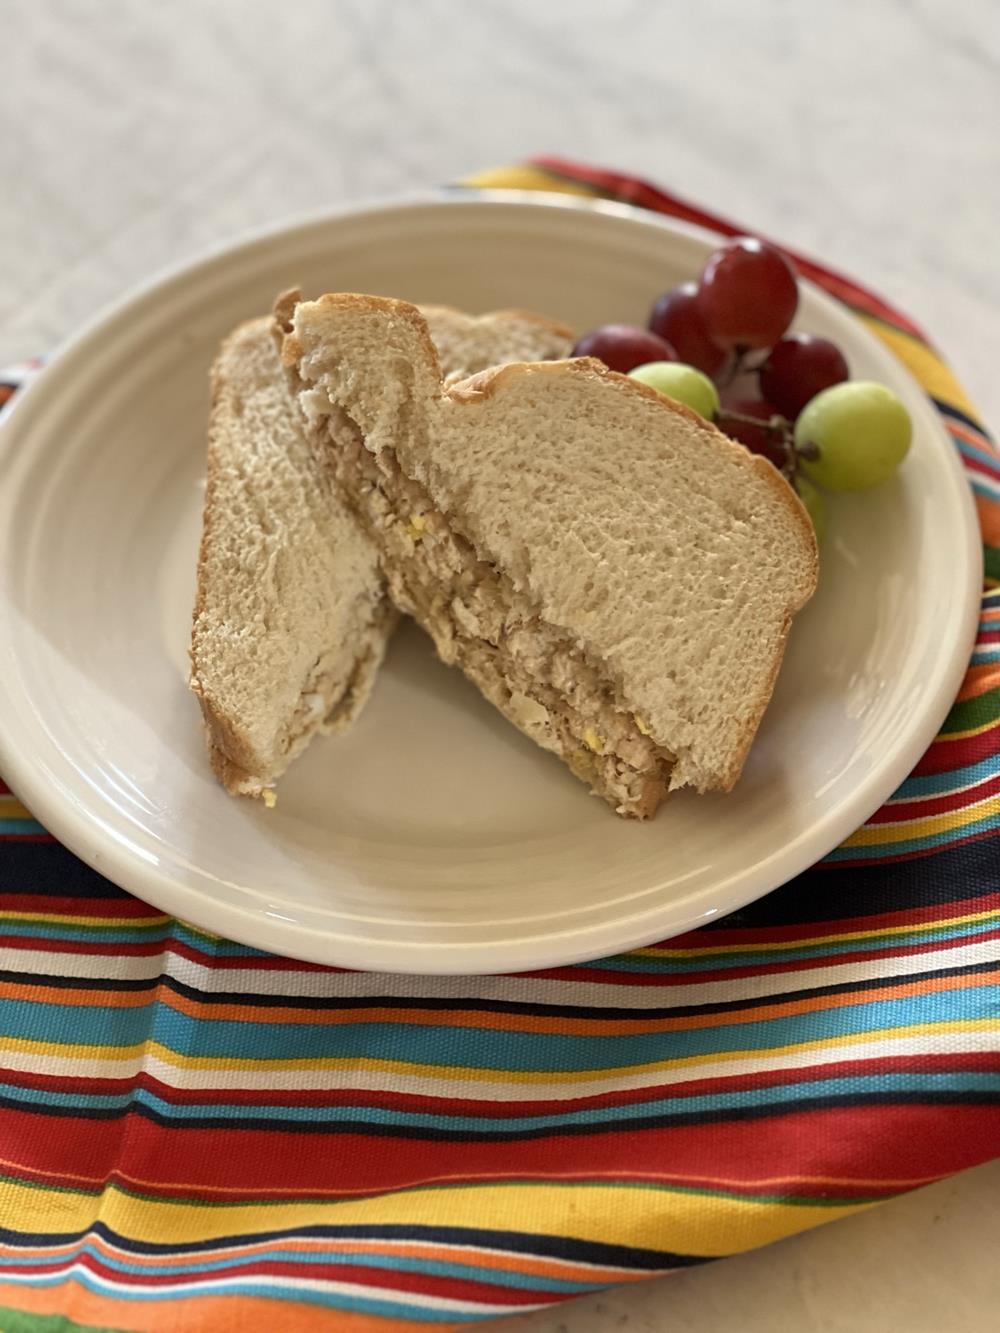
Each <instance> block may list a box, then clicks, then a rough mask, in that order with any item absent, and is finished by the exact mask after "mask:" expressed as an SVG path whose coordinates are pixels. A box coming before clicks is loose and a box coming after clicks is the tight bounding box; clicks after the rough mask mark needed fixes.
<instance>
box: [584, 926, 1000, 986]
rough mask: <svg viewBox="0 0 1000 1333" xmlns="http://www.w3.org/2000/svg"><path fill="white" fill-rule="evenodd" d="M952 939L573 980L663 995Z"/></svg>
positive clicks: (920, 949)
mask: <svg viewBox="0 0 1000 1333" xmlns="http://www.w3.org/2000/svg"><path fill="white" fill-rule="evenodd" d="M992 939H1000V928H995V929H992V930H984V931H979V932H977V933H976V940H977V941H979V940H992ZM954 946H955V940H954V939H953V938H952V937H948V938H947V939H942V940H930V941H927V942H925V943H922V944H914V943H910V942H908V941H906V940H901V941H900V942H899V943H898V944H889V945H886V946H885V947H883V948H878V949H855V950H851V951H849V952H845V953H837V954H829V953H825V954H822V955H820V956H819V957H816V958H790V959H787V960H784V961H782V962H778V963H753V964H749V965H747V966H745V967H726V968H716V969H714V970H709V969H706V970H703V971H694V972H687V971H685V972H674V973H664V972H614V973H610V974H609V973H607V972H598V971H596V970H589V969H587V968H586V967H585V966H584V967H580V968H579V969H578V971H579V972H580V973H582V974H583V973H585V974H586V975H581V976H579V977H577V978H576V980H582V981H592V982H594V983H595V984H597V983H601V982H603V983H604V984H605V985H608V984H613V985H616V986H652V987H655V988H656V989H657V990H661V989H662V990H664V991H667V990H669V988H670V987H671V986H689V985H702V984H705V983H707V982H712V981H735V980H739V979H742V978H745V977H763V976H780V975H782V974H784V973H788V972H808V971H811V970H812V969H814V968H820V967H830V966H831V965H837V966H840V965H841V964H843V963H864V962H869V961H871V960H873V959H877V958H899V957H904V956H905V957H907V958H910V957H914V956H917V955H919V954H925V953H937V952H939V951H940V950H942V949H950V948H954Z"/></svg>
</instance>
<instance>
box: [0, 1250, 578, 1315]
mask: <svg viewBox="0 0 1000 1333" xmlns="http://www.w3.org/2000/svg"><path fill="white" fill-rule="evenodd" d="M74 1267H75V1268H80V1267H83V1268H86V1269H87V1271H88V1272H91V1273H94V1274H97V1275H101V1276H104V1277H107V1278H110V1279H112V1280H113V1281H115V1282H116V1283H120V1284H124V1285H125V1286H129V1287H135V1288H139V1289H142V1290H169V1289H170V1288H171V1287H174V1286H177V1285H179V1284H181V1283H184V1284H187V1283H191V1282H195V1283H198V1282H202V1283H210V1282H212V1281H214V1280H216V1279H217V1278H218V1277H219V1276H220V1274H219V1273H218V1272H209V1273H205V1274H190V1273H186V1274H184V1273H170V1272H159V1271H155V1270H153V1269H147V1270H146V1271H145V1272H143V1273H140V1274H137V1273H123V1272H121V1271H120V1270H119V1269H117V1268H113V1267H112V1266H111V1265H110V1264H108V1263H106V1262H105V1261H104V1260H103V1259H102V1258H101V1257H100V1256H98V1255H95V1254H93V1253H91V1252H77V1253H75V1254H72V1255H67V1256H66V1258H65V1259H61V1260H56V1261H53V1262H52V1263H42V1264H23V1263H20V1264H19V1263H17V1262H16V1261H10V1260H8V1261H7V1262H5V1264H4V1270H5V1271H7V1272H11V1273H28V1274H43V1273H48V1274H54V1273H63V1272H67V1271H68V1270H69V1269H70V1268H74ZM512 1271H516V1269H514V1270H512ZM226 1275H227V1276H229V1277H233V1276H236V1277H239V1278H244V1279H247V1278H251V1277H258V1278H260V1277H290V1278H298V1279H300V1280H301V1279H302V1278H303V1277H306V1276H308V1277H312V1278H317V1279H321V1280H325V1281H328V1282H352V1283H358V1284H361V1285H363V1286H366V1287H371V1288H373V1289H374V1290H377V1291H399V1292H412V1293H414V1294H416V1295H422V1296H440V1297H446V1298H448V1299H450V1300H455V1301H464V1302H465V1303H467V1304H473V1303H475V1304H479V1303H482V1304H486V1303H488V1304H490V1305H510V1306H516V1305H525V1304H533V1303H535V1302H536V1301H537V1302H542V1301H544V1302H545V1303H546V1304H549V1303H551V1302H552V1301H553V1300H555V1301H559V1300H568V1299H569V1298H570V1297H571V1296H572V1295H573V1292H571V1291H570V1292H567V1293H565V1295H562V1294H560V1295H554V1294H553V1293H552V1292H550V1291H545V1292H540V1291H536V1290H535V1288H534V1287H532V1286H531V1279H530V1276H529V1275H524V1274H519V1275H518V1285H517V1286H514V1287H508V1286H501V1285H500V1284H499V1283H497V1284H494V1283H492V1282H487V1281H480V1280H472V1279H468V1278H455V1277H443V1276H440V1275H438V1274H435V1273H429V1272H426V1271H424V1272H417V1273H408V1272H405V1271H403V1270H401V1269H396V1268H391V1269H386V1268H379V1267H377V1266H376V1265H375V1264H361V1263H352V1264H316V1263H313V1262H310V1263H308V1264H303V1263H294V1262H288V1261H287V1260H280V1259H257V1260H252V1261H251V1262H249V1263H240V1264H239V1265H238V1267H237V1268H236V1269H235V1270H227V1274H226ZM522 1278H523V1282H522ZM276 1318H277V1319H278V1320H280V1312H279V1313H277V1314H276ZM276 1327H280V1323H278V1324H276Z"/></svg>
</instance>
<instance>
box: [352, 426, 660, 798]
mask: <svg viewBox="0 0 1000 1333" xmlns="http://www.w3.org/2000/svg"><path fill="white" fill-rule="evenodd" d="M327 424H328V426H329V427H330V428H331V433H332V435H333V436H334V438H331V449H330V453H331V454H332V461H333V465H334V468H335V470H336V473H337V478H338V481H339V482H340V485H341V487H342V488H343V491H344V493H345V494H346V495H347V497H348V498H349V499H350V501H351V502H352V504H353V505H354V507H355V508H356V510H357V512H358V514H359V516H360V518H361V520H362V522H363V523H364V524H365V526H366V527H367V528H368V530H369V531H370V533H371V534H372V536H373V537H374V538H375V540H376V541H377V544H378V546H379V548H380V550H381V553H382V558H383V566H384V572H385V574H386V577H387V580H388V582H389V586H390V589H391V592H392V596H393V600H394V601H395V602H396V604H397V606H399V607H400V609H401V610H403V611H406V612H408V613H409V614H410V615H412V616H414V618H415V619H416V620H417V621H418V622H419V623H420V624H421V625H422V626H423V627H424V629H425V630H427V632H428V633H429V634H430V635H431V637H432V639H433V640H434V643H435V646H436V648H437V650H438V654H439V656H440V657H441V658H442V660H443V661H445V662H448V663H453V664H455V665H457V666H459V667H461V668H462V670H463V671H464V672H465V674H466V675H467V676H469V677H470V679H471V680H473V681H474V682H475V684H476V685H478V687H479V688H480V690H482V692H483V693H484V694H485V695H486V697H487V698H488V699H489V700H490V701H491V702H492V703H493V704H495V705H496V707H497V708H499V709H500V711H501V712H502V713H504V714H505V715H506V716H507V717H508V718H509V719H510V720H511V721H512V722H513V723H514V724H515V725H516V726H518V727H519V728H520V729H521V730H522V731H524V732H526V733H527V734H528V735H529V736H530V737H531V738H532V739H533V740H534V741H536V742H537V743H538V744H539V745H541V746H543V747H544V748H545V749H548V750H552V751H553V752H554V753H556V754H557V755H559V756H560V757H561V758H562V759H563V760H564V761H565V762H566V763H567V764H568V765H569V767H570V768H571V769H572V771H573V772H574V773H575V774H576V775H577V776H578V777H580V778H582V779H583V780H584V781H585V782H587V783H589V784H590V786H591V788H592V789H593V790H594V791H595V792H596V793H597V794H598V795H600V796H603V797H604V799H605V800H607V801H609V802H610V804H612V805H613V806H614V807H615V809H616V810H617V811H618V813H619V814H623V815H631V816H633V817H637V818H640V819H642V818H648V817H649V816H650V815H652V814H653V813H654V812H655V811H656V808H657V806H658V805H659V803H660V801H661V800H662V799H663V797H664V796H665V795H666V792H667V789H668V787H669V783H670V773H671V769H672V767H673V763H674V757H673V755H671V754H670V753H669V752H668V751H667V750H665V749H664V748H663V747H662V746H660V745H657V744H656V742H655V741H654V740H653V739H652V737H651V736H650V735H649V734H648V731H647V729H646V727H645V724H644V722H643V719H642V718H641V717H640V716H637V715H636V714H634V713H632V712H631V711H630V710H629V709H628V708H627V707H626V706H625V704H624V701H623V700H622V699H621V697H620V695H619V692H618V690H617V689H616V688H615V686H614V685H613V683H612V682H611V681H610V680H609V679H608V678H607V676H606V674H604V673H603V672H602V671H601V670H600V668H599V666H598V665H597V663H596V662H595V661H593V660H592V659H591V657H590V656H589V654H588V653H587V652H586V650H585V649H584V648H583V647H582V645H581V644H580V643H579V642H578V641H577V640H576V639H575V637H574V636H572V635H571V634H570V633H569V632H567V631H566V630H563V629H560V628H559V627H558V626H555V625H552V624H549V623H547V622H546V621H545V620H544V619H543V618H542V617H540V615H539V614H538V611H537V608H535V607H533V606H532V605H531V604H530V601H529V599H528V598H527V597H526V596H525V595H524V594H522V593H519V592H518V591H517V589H516V588H515V587H514V585H513V583H512V581H511V580H510V579H509V578H508V577H507V576H506V575H505V574H503V573H502V572H501V571H499V570H498V569H497V568H496V567H495V566H494V565H493V564H492V563H491V562H489V561H486V560H482V559H480V557H479V555H478V554H477V552H476V550H475V548H474V547H473V545H472V544H471V542H469V541H468V540H467V539H466V538H465V537H464V536H463V535H462V534H461V533H460V532H457V531H456V530H455V528H454V526H453V525H452V523H451V522H450V521H449V519H447V518H446V517H445V516H444V515H443V514H442V513H441V512H440V511H438V510H437V509H436V508H435V506H434V505H433V503H432V501H431V499H430V497H429V496H428V494H427V492H426V491H425V489H424V488H423V486H422V485H420V483H419V482H416V481H414V480H413V479H412V478H410V477H407V476H406V475H405V474H404V473H403V472H402V470H401V469H400V467H399V464H398V462H397V461H396V458H395V454H394V453H393V451H392V450H391V449H388V448H383V449H381V450H380V452H379V453H378V455H375V454H373V453H372V452H371V451H370V450H369V449H367V448H366V447H365V445H364V444H363V442H362V440H361V438H360V434H359V433H358V432H357V430H354V431H353V432H352V434H353V438H352V439H351V440H350V443H348V439H349V438H350V434H349V431H348V430H347V429H345V426H346V424H347V423H346V422H345V421H344V419H343V417H342V416H341V415H340V414H339V413H336V414H334V415H333V416H332V417H328V418H327Z"/></svg>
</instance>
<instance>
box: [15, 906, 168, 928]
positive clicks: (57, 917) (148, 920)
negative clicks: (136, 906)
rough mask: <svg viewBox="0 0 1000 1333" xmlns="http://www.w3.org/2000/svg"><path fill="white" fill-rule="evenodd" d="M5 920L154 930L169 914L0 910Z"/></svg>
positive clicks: (162, 923)
mask: <svg viewBox="0 0 1000 1333" xmlns="http://www.w3.org/2000/svg"><path fill="white" fill-rule="evenodd" d="M0 920H3V921H37V922H38V924H39V925H43V926H47V925H60V926H89V927H90V928H91V929H93V930H124V929H127V930H154V929H158V928H159V927H160V926H162V925H164V923H165V922H167V921H169V920H170V917H168V916H141V917H134V916H64V915H63V914H62V913H61V912H45V913H43V914H41V915H39V913H38V912H7V911H3V912H0Z"/></svg>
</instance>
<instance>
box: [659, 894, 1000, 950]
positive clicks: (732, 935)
mask: <svg viewBox="0 0 1000 1333" xmlns="http://www.w3.org/2000/svg"><path fill="white" fill-rule="evenodd" d="M997 909H1000V892H990V893H983V894H979V895H977V896H976V897H975V898H955V899H952V900H951V901H950V902H944V903H935V904H934V905H933V906H932V907H907V908H904V909H902V910H901V911H898V912H881V913H879V914H878V915H876V916H854V917H836V918H833V919H831V920H823V921H806V922H801V921H798V922H795V923H793V924H791V925H787V926H758V927H757V928H756V929H749V928H747V929H743V930H715V929H709V930H704V929H703V930H694V931H689V932H688V934H686V935H678V936H676V938H674V939H671V940H664V941H663V942H662V943H661V944H660V945H653V946H651V947H653V948H668V949H669V948H678V949H705V948H715V947H716V946H718V947H719V948H720V950H721V949H724V948H726V947H728V946H729V945H733V944H748V943H749V944H756V943H760V944H761V946H762V947H766V946H767V944H768V942H773V941H775V940H789V939H801V940H802V942H803V944H808V943H809V942H810V941H811V940H812V939H814V938H815V937H816V936H825V935H842V934H845V935H846V934H852V933H854V932H856V931H866V932H870V933H871V934H873V935H875V934H878V932H879V931H880V930H886V929H890V928H891V927H893V926H912V925H929V924H932V923H934V922H936V921H941V920H947V919H949V918H951V917H956V916H968V915H970V914H972V913H974V912H989V911H995V910H997Z"/></svg>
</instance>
